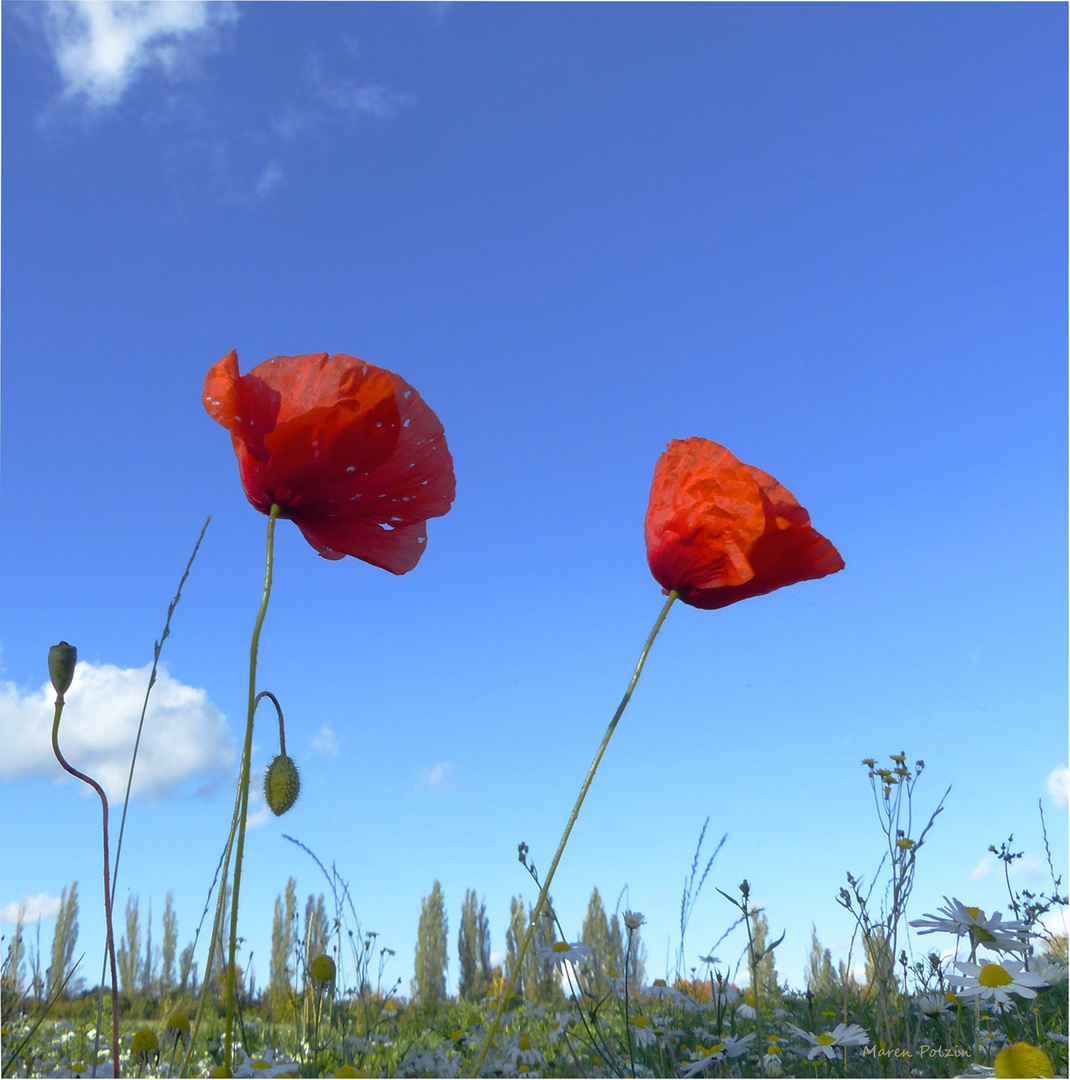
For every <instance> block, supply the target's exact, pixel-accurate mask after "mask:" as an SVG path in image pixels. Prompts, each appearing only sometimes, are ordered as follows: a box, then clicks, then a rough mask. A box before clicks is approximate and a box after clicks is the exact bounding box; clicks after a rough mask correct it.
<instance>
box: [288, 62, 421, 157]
mask: <svg viewBox="0 0 1070 1080" xmlns="http://www.w3.org/2000/svg"><path fill="white" fill-rule="evenodd" d="M351 51H352V50H351ZM415 100H416V99H415V97H413V95H412V94H405V93H401V92H400V91H397V90H391V89H389V88H388V87H386V86H382V85H381V84H379V83H374V82H357V81H354V80H352V79H347V78H345V77H343V76H340V75H335V74H333V73H332V72H330V71H328V70H327V67H326V64H325V63H324V60H323V56H322V55H321V54H320V53H319V52H317V51H313V52H310V53H309V56H308V60H307V62H306V64H305V73H304V79H303V85H302V87H301V88H300V90H299V91H298V92H297V93H295V94H294V95H293V96H292V97H291V98H290V100H289V101H287V103H286V104H285V105H284V106H283V108H282V109H281V110H280V111H279V113H278V115H277V116H276V117H275V119H274V120H273V122H272V130H273V131H274V133H275V134H276V135H277V136H278V137H279V138H280V139H282V140H283V141H284V142H290V141H293V140H294V139H297V138H299V137H301V136H304V135H309V134H313V133H315V132H318V131H320V130H322V129H324V128H328V127H336V126H337V125H338V124H339V123H341V124H342V125H343V126H345V127H350V128H351V127H353V126H355V125H356V124H357V123H358V122H359V121H361V120H364V119H367V118H368V117H371V118H373V119H376V120H389V119H391V118H393V117H395V116H397V115H398V113H399V112H401V110H402V109H404V108H407V107H408V106H410V105H412V104H414V102H415Z"/></svg>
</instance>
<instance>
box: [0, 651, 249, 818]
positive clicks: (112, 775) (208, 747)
mask: <svg viewBox="0 0 1070 1080" xmlns="http://www.w3.org/2000/svg"><path fill="white" fill-rule="evenodd" d="M149 671H150V667H149V666H146V667H143V668H119V667H115V666H114V665H112V664H89V663H80V664H79V665H78V666H77V667H76V668H75V672H74V682H73V683H72V684H71V688H70V690H68V691H67V694H66V707H65V708H64V710H63V720H62V723H61V726H60V747H61V748H62V750H63V753H64V756H65V757H66V758H67V760H68V761H69V762H70V763H71V764H72V765H74V766H75V767H76V768H79V769H81V770H82V772H86V773H88V774H89V775H90V776H92V777H94V778H95V779H96V780H98V781H99V782H100V783H101V785H102V786H103V787H104V789H105V791H107V792H108V796H109V798H112V799H116V798H119V799H121V798H122V795H123V793H124V792H125V790H126V780H127V774H128V773H129V770H130V756H131V754H132V752H133V748H134V739H135V737H136V735H137V726H138V720H139V718H140V716H141V706H142V703H143V701H144V697H145V687H146V686H147V685H148V678H149ZM54 699H55V692H54V691H53V689H52V687H51V685H50V684H49V683H45V684H44V685H43V686H42V687H41V688H40V689H39V690H35V691H30V692H26V693H23V692H22V691H20V690H19V689H18V688H17V687H16V686H15V684H14V683H10V682H0V745H2V746H3V747H4V754H3V757H2V758H0V780H15V779H20V778H23V777H32V776H45V777H49V778H51V779H55V780H61V779H66V778H67V777H66V773H64V772H63V771H62V769H61V768H60V766H59V764H58V762H57V761H56V759H55V757H54V756H53V754H52V736H51V731H52V716H53V702H54ZM234 757H235V752H234V745H233V740H232V738H231V734H230V732H229V730H228V729H227V725H226V723H225V721H224V719H223V715H222V713H220V711H219V710H218V709H217V708H216V707H215V705H213V704H212V703H211V702H210V701H209V700H208V695H207V694H206V693H205V692H204V690H198V689H196V688H194V687H192V686H185V685H183V684H182V683H180V682H178V681H177V680H176V679H173V678H171V676H170V675H169V674H168V673H167V670H166V669H165V668H163V667H161V668H160V669H159V671H158V672H157V678H156V685H155V687H154V688H153V691H152V696H151V697H150V699H149V708H148V713H147V715H146V717H145V728H144V731H143V733H142V737H141V746H140V748H139V749H138V759H137V769H136V771H135V773H134V785H133V795H134V796H140V797H141V798H145V799H149V800H150V801H156V800H158V799H163V798H166V797H167V796H168V795H171V794H172V793H173V792H174V791H175V789H176V788H177V787H178V786H179V785H180V784H182V783H183V782H184V781H186V780H190V779H200V780H204V779H208V778H215V777H216V776H218V775H219V774H221V773H226V772H228V771H229V769H230V766H231V764H232V762H233V761H234ZM87 791H88V789H87Z"/></svg>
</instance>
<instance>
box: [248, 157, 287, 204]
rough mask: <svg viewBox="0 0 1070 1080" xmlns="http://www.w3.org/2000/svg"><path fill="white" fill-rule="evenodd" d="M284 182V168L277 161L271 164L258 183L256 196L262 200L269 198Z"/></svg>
mask: <svg viewBox="0 0 1070 1080" xmlns="http://www.w3.org/2000/svg"><path fill="white" fill-rule="evenodd" d="M282 180H283V172H282V166H281V165H280V164H279V163H278V162H277V161H271V162H269V163H268V164H267V166H266V167H265V169H264V171H263V172H262V173H261V174H260V178H259V179H258V180H257V182H256V188H255V191H256V194H257V195H258V196H259V197H260V198H261V199H265V198H267V196H268V195H270V194H271V192H273V191H274V190H275V188H277V187H278V186H279V184H281V183H282Z"/></svg>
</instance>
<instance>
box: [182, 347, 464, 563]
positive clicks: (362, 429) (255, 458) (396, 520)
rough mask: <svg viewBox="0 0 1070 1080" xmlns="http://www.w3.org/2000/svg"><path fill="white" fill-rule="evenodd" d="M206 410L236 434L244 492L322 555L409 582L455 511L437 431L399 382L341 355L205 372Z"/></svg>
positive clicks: (234, 361) (449, 462) (448, 460)
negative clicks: (432, 524)
mask: <svg viewBox="0 0 1070 1080" xmlns="http://www.w3.org/2000/svg"><path fill="white" fill-rule="evenodd" d="M204 404H205V408H206V409H207V411H208V413H209V415H210V416H212V418H213V419H214V420H216V421H217V422H218V423H220V424H222V425H223V426H224V427H226V428H227V429H228V430H229V431H230V433H231V439H232V442H233V444H234V452H235V454H236V455H237V457H238V467H239V472H240V475H241V481H242V486H243V488H244V489H245V493H246V496H247V498H248V499H249V501H250V502H251V503H252V504H253V506H255V507H256V508H257V509H258V510H260V511H261V512H263V513H267V512H268V511H269V510H270V509H271V506H272V504H277V505H278V506H279V507H280V508H281V516H282V517H283V518H289V519H291V520H293V521H294V522H295V523H296V524H297V525H298V527H299V528H300V529H301V530H302V532H303V533H304V534H305V536H306V538H307V539H308V540H309V543H311V544H312V546H313V547H314V548H316V550H317V551H319V552H320V554H322V555H323V556H324V557H326V558H330V559H338V558H342V557H343V556H344V555H354V556H355V557H357V558H360V559H363V560H365V561H366V562H370V563H373V564H374V565H376V566H381V567H383V568H384V569H387V570H391V571H392V572H393V573H405V572H406V571H407V570H411V569H412V568H413V566H415V565H416V562H417V560H418V559H419V557H420V555H421V554H422V552H423V547H424V544H425V541H426V526H425V523H426V521H427V519H428V518H432V517H439V516H441V515H442V514H445V513H446V512H447V511H448V510H449V509H450V506H451V504H452V502H453V498H454V493H455V482H454V474H453V459H452V457H451V456H450V453H449V449H448V447H447V445H446V438H445V435H444V434H443V430H442V424H441V422H440V421H439V419H438V417H437V416H436V415H435V414H434V412H432V410H431V409H430V408H429V407H428V406H427V404H426V403H425V402H424V401H423V399H422V398H421V397H420V395H419V394H418V393H417V392H416V391H415V390H414V389H413V388H412V387H411V386H409V385H408V383H406V382H405V381H404V380H403V379H402V378H400V376H398V375H395V374H393V373H392V372H389V371H385V370H384V369H382V368H377V367H374V366H373V365H371V364H368V363H365V362H364V361H363V360H359V359H357V358H356V357H353V356H349V355H348V354H346V353H336V354H335V355H334V356H328V354H327V353H307V354H304V355H301V356H276V357H272V359H270V360H267V361H265V362H264V363H263V364H259V365H258V366H257V367H255V368H253V370H252V371H250V372H249V373H248V374H247V375H240V374H239V372H238V358H237V354H236V353H234V352H231V353H229V354H228V355H227V356H225V357H224V358H223V360H221V361H220V362H219V363H218V364H216V365H214V367H213V368H212V369H211V370H210V371H209V373H208V377H207V379H206V380H205V390H204Z"/></svg>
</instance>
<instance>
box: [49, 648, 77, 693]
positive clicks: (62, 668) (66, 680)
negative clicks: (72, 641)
mask: <svg viewBox="0 0 1070 1080" xmlns="http://www.w3.org/2000/svg"><path fill="white" fill-rule="evenodd" d="M77 662H78V650H77V649H76V648H75V647H74V646H73V645H68V644H67V642H65V641H61V642H60V643H59V644H58V645H53V646H52V648H51V649H49V650H48V676H49V678H50V679H51V680H52V685H53V686H54V687H55V688H56V693H57V694H58V695H59V696H60V697H61V698H62V697H63V695H64V694H65V693H66V692H67V691H68V690H69V689H70V688H71V682H72V681H73V679H74V665H75V664H76V663H77Z"/></svg>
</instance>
